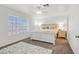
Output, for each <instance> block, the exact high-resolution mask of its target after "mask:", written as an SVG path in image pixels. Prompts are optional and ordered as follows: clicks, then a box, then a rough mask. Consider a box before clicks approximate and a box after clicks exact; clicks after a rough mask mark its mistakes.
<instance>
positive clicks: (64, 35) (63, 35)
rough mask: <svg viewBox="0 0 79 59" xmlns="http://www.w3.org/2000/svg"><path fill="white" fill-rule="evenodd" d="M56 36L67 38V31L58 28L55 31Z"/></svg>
mask: <svg viewBox="0 0 79 59" xmlns="http://www.w3.org/2000/svg"><path fill="white" fill-rule="evenodd" d="M57 38H65V39H66V38H67V32H66V31H62V30H59V31H58V33H57Z"/></svg>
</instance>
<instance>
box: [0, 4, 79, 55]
mask: <svg viewBox="0 0 79 59" xmlns="http://www.w3.org/2000/svg"><path fill="white" fill-rule="evenodd" d="M74 7H75V9H74ZM77 7H79V5H62V4H61V5H56V4H3V5H0V15H1V17H0V19H1V20H0V27H1V30H0V35H1V37H0V49H1V50H0V53H2V54H7V53H11V54H13V53H14V54H16V53H19V54H22V53H23V54H24V53H25V54H27V53H29V54H32V53H34V54H39V53H40V54H43V53H47V54H73V52H74V53H78V52H77V49H78V48H76V47H77V46H74V45H75V44H73V43H74V42H73V41H74V40H73V41H72V40H70V39H71V37H72V36H70V35H71V33H74V32H71V30H72V31H73V28H74V27H73V25H72V24H71V23H73V22H74V21H72V22H71V20H72V19H73V16H74V13H75V10H76V11H77V10H78V8H77ZM71 10H72V11H71ZM72 12H73V13H72ZM76 13H77V12H76ZM76 13H75V14H76ZM76 17H77V16H76ZM74 18H75V16H74ZM70 22H71V23H70ZM70 27H71V29H69V28H70ZM68 31H70V33H69V32H68ZM62 38H63V39H62ZM57 39H58V40H57ZM68 39H69V40H68ZM26 43H27V44H26ZM72 44H73V45H72ZM18 45H19V46H18ZM26 45H27V46H26ZM18 48H20V49H19V50H18ZM17 50H18V51H17ZM26 50H27V52H25V51H26ZM72 50H73V51H72Z"/></svg>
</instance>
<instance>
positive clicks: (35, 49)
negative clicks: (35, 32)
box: [0, 42, 52, 54]
mask: <svg viewBox="0 0 79 59" xmlns="http://www.w3.org/2000/svg"><path fill="white" fill-rule="evenodd" d="M51 53H52V50H51V49H46V48H43V47H39V46H35V45H32V44H29V43H25V42H19V43H17V44H14V45H11V46H8V47H6V48H3V49H1V50H0V54H51Z"/></svg>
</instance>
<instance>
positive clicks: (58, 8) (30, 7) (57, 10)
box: [4, 4, 70, 16]
mask: <svg viewBox="0 0 79 59" xmlns="http://www.w3.org/2000/svg"><path fill="white" fill-rule="evenodd" d="M4 6H6V7H8V8H11V9H14V10H17V11H20V12H23V13H26V14H29V15H32V16H35V15H37V14H36V11H38V8H37V7H38V6H39V4H5V5H4ZM69 6H70V5H65V4H64V5H62V4H59V5H58V4H50V5H49V6H48V7H46V8H43V10H44V11H43V13H42V15H45V16H48V15H60V14H63V13H67V12H68V10H69Z"/></svg>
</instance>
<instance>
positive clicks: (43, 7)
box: [37, 4, 49, 14]
mask: <svg viewBox="0 0 79 59" xmlns="http://www.w3.org/2000/svg"><path fill="white" fill-rule="evenodd" d="M48 7H49V4H40V5H38V6H37V9H38V11H37V14H42V13H47V12H48V10H47V9H48Z"/></svg>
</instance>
